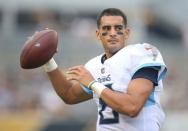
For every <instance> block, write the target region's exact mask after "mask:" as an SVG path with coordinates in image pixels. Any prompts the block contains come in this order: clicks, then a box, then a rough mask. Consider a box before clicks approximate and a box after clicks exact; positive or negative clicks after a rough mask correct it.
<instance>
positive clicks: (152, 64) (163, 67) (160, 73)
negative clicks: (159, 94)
mask: <svg viewBox="0 0 188 131" xmlns="http://www.w3.org/2000/svg"><path fill="white" fill-rule="evenodd" d="M154 66H159V67H161V69H160V70H159V75H158V79H157V80H158V81H159V80H161V79H163V78H164V77H165V75H166V72H167V68H166V66H165V65H163V64H161V63H147V64H143V65H141V66H139V67H137V68H136V69H135V70H134V71H133V73H132V76H133V75H134V74H135V73H136V72H137V71H138V70H139V69H141V68H144V67H154Z"/></svg>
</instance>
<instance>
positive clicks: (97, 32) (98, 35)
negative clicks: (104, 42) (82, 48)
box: [96, 29, 101, 40]
mask: <svg viewBox="0 0 188 131" xmlns="http://www.w3.org/2000/svg"><path fill="white" fill-rule="evenodd" d="M96 37H97V39H98V40H101V38H100V32H99V30H98V29H97V30H96Z"/></svg>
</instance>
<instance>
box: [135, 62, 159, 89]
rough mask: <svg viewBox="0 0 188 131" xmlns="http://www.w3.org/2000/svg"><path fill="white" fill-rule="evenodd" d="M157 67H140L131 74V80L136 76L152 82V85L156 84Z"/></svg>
mask: <svg viewBox="0 0 188 131" xmlns="http://www.w3.org/2000/svg"><path fill="white" fill-rule="evenodd" d="M159 69H160V67H159V66H155V67H144V68H141V69H139V70H138V71H137V72H136V73H135V74H134V75H133V77H132V80H133V79H136V78H145V79H148V80H150V81H151V82H153V84H154V86H157V85H158V80H157V79H158V71H159Z"/></svg>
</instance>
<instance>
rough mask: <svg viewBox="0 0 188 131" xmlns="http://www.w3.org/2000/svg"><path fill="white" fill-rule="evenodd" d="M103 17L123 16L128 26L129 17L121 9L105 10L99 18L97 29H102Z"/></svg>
mask: <svg viewBox="0 0 188 131" xmlns="http://www.w3.org/2000/svg"><path fill="white" fill-rule="evenodd" d="M103 16H121V17H122V18H123V22H124V25H125V26H127V17H126V15H125V14H124V13H123V12H122V11H121V10H120V9H117V8H107V9H104V10H103V11H102V12H101V14H100V15H99V16H98V18H97V27H98V28H99V27H100V24H101V18H102V17H103Z"/></svg>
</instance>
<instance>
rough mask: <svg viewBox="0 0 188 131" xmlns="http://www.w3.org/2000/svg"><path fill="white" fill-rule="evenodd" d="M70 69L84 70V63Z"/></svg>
mask: <svg viewBox="0 0 188 131" xmlns="http://www.w3.org/2000/svg"><path fill="white" fill-rule="evenodd" d="M68 70H79V71H81V70H83V66H82V65H79V66H74V67H71V68H69V69H68Z"/></svg>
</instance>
